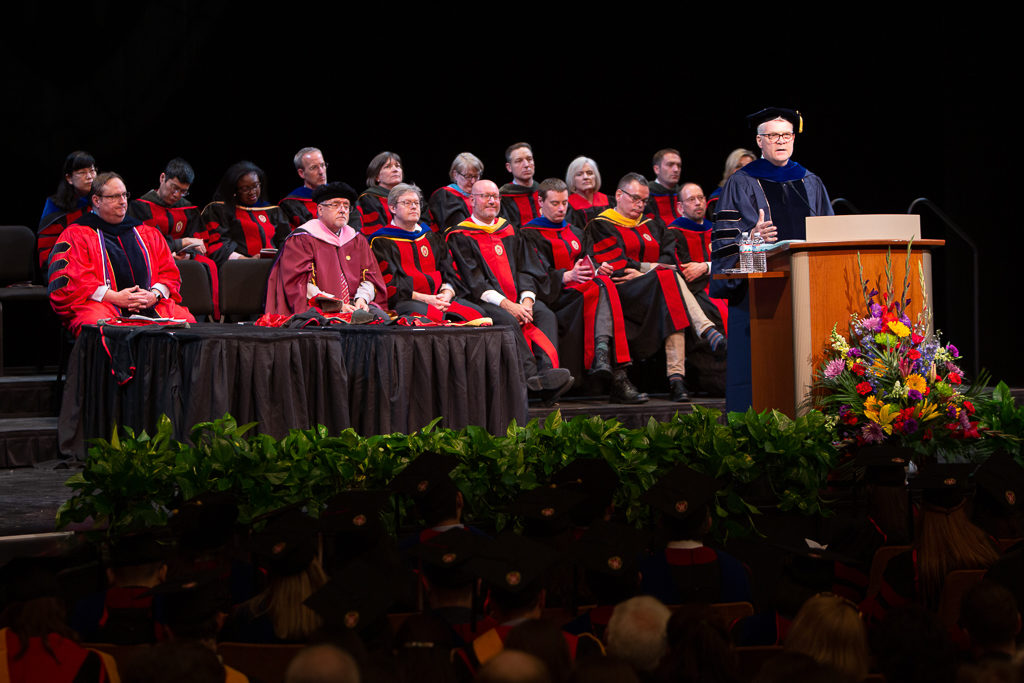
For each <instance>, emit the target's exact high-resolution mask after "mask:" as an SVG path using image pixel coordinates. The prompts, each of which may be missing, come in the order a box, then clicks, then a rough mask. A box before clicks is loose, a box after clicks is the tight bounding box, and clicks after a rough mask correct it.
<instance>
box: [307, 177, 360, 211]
mask: <svg viewBox="0 0 1024 683" xmlns="http://www.w3.org/2000/svg"><path fill="white" fill-rule="evenodd" d="M332 199H347V200H348V201H349V204H352V205H353V209H355V206H354V205H355V203H356V191H355V190H353V189H352V186H351V185H349V184H348V183H324V184H323V185H321V186H320V187H318V188H316V189H315V190H313V202H314V203H316V204H322V203H323V202H329V201H331V200H332Z"/></svg>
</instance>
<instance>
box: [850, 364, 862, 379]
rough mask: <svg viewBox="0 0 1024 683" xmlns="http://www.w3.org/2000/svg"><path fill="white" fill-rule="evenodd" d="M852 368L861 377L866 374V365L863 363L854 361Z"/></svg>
mask: <svg viewBox="0 0 1024 683" xmlns="http://www.w3.org/2000/svg"><path fill="white" fill-rule="evenodd" d="M850 370H851V371H852V372H853V374H855V375H860V376H861V377H863V376H864V366H863V365H861V364H860V363H854V364H853V365H851V366H850Z"/></svg>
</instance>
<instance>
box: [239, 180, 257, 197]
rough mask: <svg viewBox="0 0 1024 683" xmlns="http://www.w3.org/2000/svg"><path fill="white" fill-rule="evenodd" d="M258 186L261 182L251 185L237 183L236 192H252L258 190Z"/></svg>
mask: <svg viewBox="0 0 1024 683" xmlns="http://www.w3.org/2000/svg"><path fill="white" fill-rule="evenodd" d="M260 187H262V184H261V183H254V184H252V185H239V186H238V193H239V194H250V193H252V192H259V191H260Z"/></svg>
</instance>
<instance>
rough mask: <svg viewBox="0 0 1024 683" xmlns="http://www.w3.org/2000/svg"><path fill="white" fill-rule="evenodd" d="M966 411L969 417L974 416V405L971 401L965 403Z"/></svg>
mask: <svg viewBox="0 0 1024 683" xmlns="http://www.w3.org/2000/svg"><path fill="white" fill-rule="evenodd" d="M964 410H966V411H967V414H968V415H973V414H974V404H973V403H971V402H970V401H964Z"/></svg>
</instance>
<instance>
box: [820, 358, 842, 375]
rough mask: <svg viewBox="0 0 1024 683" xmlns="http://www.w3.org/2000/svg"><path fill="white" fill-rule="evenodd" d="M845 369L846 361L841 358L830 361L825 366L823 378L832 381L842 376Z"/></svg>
mask: <svg viewBox="0 0 1024 683" xmlns="http://www.w3.org/2000/svg"><path fill="white" fill-rule="evenodd" d="M845 369H846V361H844V360H843V359H841V358H837V359H835V360H830V361H829V362H828V365H826V366H825V377H828V378H829V379H832V378H833V377H838V376H839V375H841V374H842V372H843V370H845Z"/></svg>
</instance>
